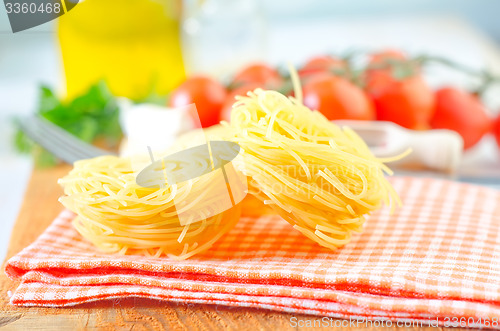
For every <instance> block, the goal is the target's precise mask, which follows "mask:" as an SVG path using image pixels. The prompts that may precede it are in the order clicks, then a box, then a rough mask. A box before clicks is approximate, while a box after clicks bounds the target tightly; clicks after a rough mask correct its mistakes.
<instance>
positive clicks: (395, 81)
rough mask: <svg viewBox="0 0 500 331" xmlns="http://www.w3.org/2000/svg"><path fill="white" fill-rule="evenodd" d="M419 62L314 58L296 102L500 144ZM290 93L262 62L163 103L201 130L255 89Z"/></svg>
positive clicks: (470, 102) (466, 95) (391, 55)
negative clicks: (194, 115)
mask: <svg viewBox="0 0 500 331" xmlns="http://www.w3.org/2000/svg"><path fill="white" fill-rule="evenodd" d="M421 66H422V63H420V62H418V61H413V60H412V59H409V58H407V56H406V55H405V54H404V53H402V52H400V51H396V50H387V51H383V52H378V53H373V54H370V55H369V59H368V63H367V64H366V66H365V68H363V70H354V69H353V67H352V65H351V64H350V61H349V60H346V59H341V58H336V57H333V56H326V55H325V56H317V57H314V58H312V59H310V60H309V61H308V62H307V63H305V64H304V65H303V66H302V67H301V68H299V70H298V74H299V77H300V80H301V84H302V88H303V102H304V104H305V105H306V106H307V107H309V108H311V109H315V110H318V111H320V112H321V113H323V114H324V115H325V116H326V117H327V118H328V119H330V120H340V119H353V120H383V121H391V122H394V123H397V124H399V125H401V126H403V127H406V128H409V129H415V130H425V129H433V128H436V129H450V130H454V131H456V132H458V133H459V134H460V135H461V136H462V137H463V139H464V148H465V149H468V148H470V147H472V146H474V145H475V144H476V143H477V142H478V141H479V140H481V138H482V137H483V136H484V135H485V134H486V133H487V132H490V131H491V132H492V133H493V134H494V135H495V137H496V139H497V142H498V143H499V145H500V118H499V119H497V120H492V119H491V118H490V117H489V116H488V115H487V111H486V109H485V107H484V105H483V104H482V103H481V100H480V98H479V97H478V96H477V95H476V94H474V93H471V92H468V91H465V90H462V89H459V88H456V87H451V86H450V87H443V88H440V89H438V90H436V91H434V90H432V89H431V88H430V86H429V85H428V84H427V82H426V81H425V79H424V78H423V76H422V74H421ZM259 87H260V88H264V89H274V90H278V91H280V92H282V93H285V94H288V95H291V94H292V93H293V92H292V88H291V83H290V79H289V78H288V77H285V76H284V75H282V74H280V72H279V71H278V70H277V69H275V68H273V67H270V66H268V65H266V64H264V63H255V64H252V65H250V66H247V67H245V68H243V70H241V71H240V72H238V73H237V74H236V75H235V76H234V77H233V79H232V81H231V82H230V83H229V84H228V86H224V85H223V84H221V83H219V82H218V81H216V80H214V79H212V78H209V77H206V76H193V77H191V78H188V79H187V80H186V81H185V82H184V83H182V84H181V85H180V86H179V87H178V88H177V89H176V90H174V91H173V92H172V93H171V95H170V97H169V106H171V107H182V106H186V105H189V104H192V103H194V104H196V107H197V111H198V114H199V117H200V120H201V125H202V126H203V127H208V126H211V125H214V124H217V123H219V121H221V120H226V121H228V120H229V119H230V114H231V106H232V105H233V103H234V102H235V96H237V95H245V94H246V93H247V92H248V91H251V90H254V89H256V88H259Z"/></svg>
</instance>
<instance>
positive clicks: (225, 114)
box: [219, 83, 262, 122]
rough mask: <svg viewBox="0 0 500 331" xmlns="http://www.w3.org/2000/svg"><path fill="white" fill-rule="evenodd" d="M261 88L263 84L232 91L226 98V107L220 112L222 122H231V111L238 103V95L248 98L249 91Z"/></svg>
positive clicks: (248, 85) (249, 85) (254, 84)
mask: <svg viewBox="0 0 500 331" xmlns="http://www.w3.org/2000/svg"><path fill="white" fill-rule="evenodd" d="M258 87H261V88H262V85H261V84H257V83H252V84H247V85H244V86H241V87H238V88H236V89H234V90H232V91H231V92H230V93H229V94H228V95H227V97H226V101H225V102H224V105H223V106H222V111H221V112H220V118H219V120H220V121H227V122H230V121H231V110H232V109H233V104H234V103H235V102H236V99H235V98H236V96H237V95H242V96H246V95H247V92H248V91H253V90H255V89H256V88H258Z"/></svg>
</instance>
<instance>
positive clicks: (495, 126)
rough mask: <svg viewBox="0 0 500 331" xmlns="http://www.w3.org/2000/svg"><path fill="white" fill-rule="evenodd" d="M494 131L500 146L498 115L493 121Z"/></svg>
mask: <svg viewBox="0 0 500 331" xmlns="http://www.w3.org/2000/svg"><path fill="white" fill-rule="evenodd" d="M492 133H493V135H494V136H495V139H496V141H497V145H498V146H499V147H500V116H498V117H497V118H496V119H495V121H494V122H493V125H492Z"/></svg>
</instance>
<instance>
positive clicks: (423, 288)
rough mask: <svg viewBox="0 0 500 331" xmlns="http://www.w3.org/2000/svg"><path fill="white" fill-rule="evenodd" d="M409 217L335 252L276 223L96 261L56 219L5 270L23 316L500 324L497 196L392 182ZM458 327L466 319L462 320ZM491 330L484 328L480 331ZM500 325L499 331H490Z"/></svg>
mask: <svg viewBox="0 0 500 331" xmlns="http://www.w3.org/2000/svg"><path fill="white" fill-rule="evenodd" d="M391 181H392V183H393V185H394V187H395V189H396V190H397V192H399V193H400V196H401V198H402V200H403V203H404V207H402V208H400V209H399V210H397V212H396V213H395V214H393V215H389V212H388V210H387V208H384V209H383V210H382V211H380V212H378V213H375V214H373V215H372V216H371V217H370V218H369V219H368V221H367V224H366V228H365V230H364V232H363V234H361V235H356V236H354V239H353V240H352V242H351V243H350V244H348V245H347V246H345V247H344V248H341V249H338V250H337V251H330V250H328V249H324V248H321V247H320V246H318V245H317V244H315V243H314V242H312V241H310V240H308V239H307V238H305V237H304V236H303V235H302V234H300V233H299V232H297V231H295V230H294V229H293V228H292V227H291V226H290V225H289V224H288V223H286V222H285V221H283V220H281V219H279V218H278V217H275V216H266V217H261V218H259V219H251V218H243V219H241V221H240V222H239V223H238V225H237V226H236V228H235V229H234V230H232V231H231V232H229V233H228V234H227V235H226V236H224V237H223V238H222V239H221V240H219V241H218V242H217V243H216V244H215V245H214V246H213V248H211V249H210V250H208V251H207V252H205V253H202V254H200V255H197V256H195V257H193V258H191V259H189V260H186V261H173V260H171V259H168V258H151V257H142V256H120V255H109V254H104V253H101V252H98V251H96V250H95V249H94V247H93V246H92V245H91V244H89V243H88V242H87V241H86V240H84V239H83V238H82V237H81V236H80V235H79V234H78V233H77V232H76V231H75V230H74V229H73V228H72V226H71V223H70V221H71V218H72V217H73V214H71V213H70V212H68V211H65V212H63V213H62V214H61V215H60V216H59V217H58V218H57V219H56V220H55V221H54V222H53V224H52V225H51V226H50V227H49V228H48V229H47V230H46V231H45V232H44V233H43V234H42V235H41V236H40V238H38V239H37V240H36V241H35V242H34V243H33V244H32V245H30V246H29V247H27V248H25V249H24V250H23V251H22V252H21V253H19V254H18V255H16V256H14V257H13V258H11V259H10V260H9V261H8V264H7V267H6V272H7V274H8V275H9V277H11V278H21V280H22V282H21V285H20V286H19V287H18V288H17V290H16V291H15V292H14V294H13V295H12V297H11V302H12V303H13V304H15V305H20V306H56V307H60V306H69V305H75V304H79V303H83V302H89V301H95V300H103V299H110V298H120V297H131V296H137V297H147V298H155V299H160V300H168V301H179V302H195V303H212V304H221V305H230V306H242V307H261V308H267V309H273V310H278V311H286V312H295V313H299V312H300V313H308V314H317V315H326V316H332V317H344V318H345V317H360V318H361V317H367V318H378V319H392V320H396V319H398V320H403V319H405V320H406V319H415V320H427V319H432V320H434V321H435V320H436V318H437V317H439V318H440V323H441V324H442V323H443V322H444V319H445V318H447V317H448V318H451V317H458V318H460V317H462V318H467V319H468V322H469V325H470V322H471V321H475V322H477V321H479V322H480V323H479V324H481V323H482V324H484V325H486V324H487V326H493V327H495V326H497V325H498V324H499V322H498V319H499V318H500V192H499V191H496V190H492V189H486V188H481V187H479V186H473V185H466V184H459V183H454V182H448V181H441V180H435V179H421V178H393V179H392V180H391ZM462 320H463V319H462ZM485 321H488V322H487V323H484V322H485ZM494 321H497V322H496V324H494V323H495V322H494Z"/></svg>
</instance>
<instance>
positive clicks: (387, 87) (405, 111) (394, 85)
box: [367, 71, 434, 129]
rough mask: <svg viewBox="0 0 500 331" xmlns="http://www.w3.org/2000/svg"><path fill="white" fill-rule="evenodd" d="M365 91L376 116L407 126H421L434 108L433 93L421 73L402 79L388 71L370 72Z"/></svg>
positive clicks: (416, 127)
mask: <svg viewBox="0 0 500 331" xmlns="http://www.w3.org/2000/svg"><path fill="white" fill-rule="evenodd" d="M367 91H368V93H369V94H370V96H371V97H372V100H373V103H374V104H375V111H376V113H377V119H378V120H381V121H391V122H394V123H396V124H399V125H401V126H403V127H405V128H409V129H423V128H426V127H427V126H428V122H429V120H430V119H431V117H432V114H433V112H434V94H433V92H432V90H431V89H430V87H429V86H428V85H427V83H426V82H425V81H424V79H423V78H422V76H420V75H415V76H412V77H408V78H405V79H402V80H396V79H394V78H392V75H391V74H390V73H387V72H385V71H380V72H376V73H372V74H371V77H370V79H369V81H368V83H367Z"/></svg>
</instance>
